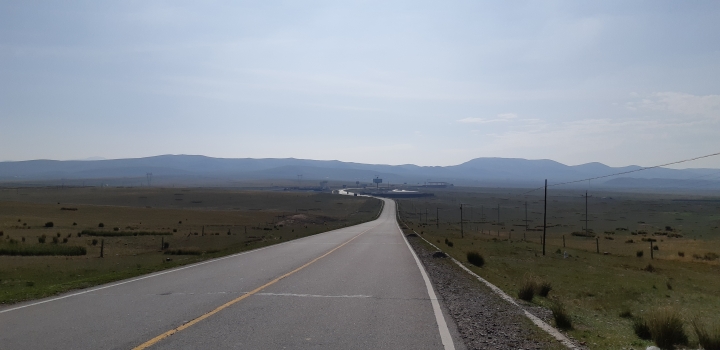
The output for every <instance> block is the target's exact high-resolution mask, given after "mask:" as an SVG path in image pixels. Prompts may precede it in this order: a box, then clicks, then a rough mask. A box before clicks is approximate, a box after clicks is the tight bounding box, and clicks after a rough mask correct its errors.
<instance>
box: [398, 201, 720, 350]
mask: <svg viewBox="0 0 720 350" xmlns="http://www.w3.org/2000/svg"><path fill="white" fill-rule="evenodd" d="M513 191H515V192H518V193H521V192H523V190H511V189H472V188H462V189H460V188H454V189H447V190H437V191H436V192H435V197H431V198H422V199H412V200H411V199H402V200H399V206H400V215H401V217H402V219H403V221H405V222H406V223H407V225H408V226H409V227H410V228H411V229H414V230H415V231H416V232H418V234H420V235H421V236H422V237H423V238H425V239H427V240H429V241H431V242H433V243H437V245H438V247H441V249H443V250H444V251H445V252H446V253H448V254H450V255H451V256H453V257H455V258H456V259H458V260H459V261H463V262H467V266H468V268H470V269H472V270H473V271H474V272H476V273H477V274H479V275H480V276H482V277H483V278H485V279H487V280H488V281H490V282H491V283H493V284H495V285H497V286H498V287H500V288H501V289H503V290H504V291H505V292H506V293H507V294H508V295H511V296H514V297H516V298H518V299H519V300H523V301H524V302H525V303H530V305H539V306H543V307H546V308H548V309H549V310H550V311H551V312H552V320H551V321H552V324H553V325H555V326H557V327H558V328H560V329H564V330H566V332H567V333H568V334H570V335H571V336H573V337H574V338H575V339H577V340H578V341H580V342H582V343H583V344H584V345H586V346H588V347H589V348H598V349H605V348H610V349H621V348H631V347H633V348H644V347H647V346H649V345H654V344H658V345H659V346H660V347H661V348H672V347H668V346H669V345H668V344H670V343H672V344H674V345H673V346H675V345H677V346H690V347H694V348H699V347H700V346H702V347H703V348H705V349H712V348H713V346H716V345H714V344H717V342H718V341H720V327H718V326H717V325H716V320H717V315H718V314H720V293H718V291H720V279H718V278H717V276H718V273H720V261H719V259H718V258H716V255H717V254H718V253H720V229H718V226H719V225H720V198H714V197H701V196H685V195H649V194H634V193H595V194H593V195H594V196H595V197H593V198H594V199H591V201H590V203H589V224H588V226H589V229H588V230H587V231H585V229H584V226H585V222H584V219H585V215H584V214H585V202H584V198H583V197H581V195H582V194H584V191H582V193H581V192H580V191H576V192H573V191H554V192H550V194H549V197H548V229H547V241H546V247H545V255H544V256H543V254H542V245H541V234H542V197H541V196H538V195H537V194H529V195H527V197H525V196H517V195H514V194H513ZM525 191H526V190H525ZM540 195H542V193H540ZM526 200H527V202H528V230H527V231H525V221H524V220H525V210H524V209H525V208H524V204H525V201H526ZM593 201H594V202H593ZM458 203H463V221H464V222H463V228H462V233H461V227H460V210H459V207H460V206H459V204H458ZM498 204H499V205H500V220H499V221H498V219H497V207H498ZM436 208H440V209H439V210H438V212H439V214H440V222H439V227H438V225H437V224H438V223H437V222H436V221H435V220H434V219H435V215H434V213H435V212H436V210H437V209H436ZM426 209H427V213H429V215H426V214H425V213H426ZM538 226H539V227H538ZM573 232H575V233H580V234H575V235H573ZM606 237H609V238H606ZM443 242H445V244H440V243H443ZM447 242H452V244H447ZM651 243H652V248H651ZM598 251H599V253H598ZM470 253H472V254H475V253H477V254H479V255H481V256H482V257H483V264H482V265H481V266H477V265H475V264H472V263H470V262H469V260H470V259H469V258H468V254H470ZM543 294H544V296H543ZM703 344H707V345H703Z"/></svg>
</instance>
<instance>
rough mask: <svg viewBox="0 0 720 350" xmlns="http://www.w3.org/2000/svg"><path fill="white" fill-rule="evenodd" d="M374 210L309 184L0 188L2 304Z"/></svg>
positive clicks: (364, 201) (345, 222) (332, 224)
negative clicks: (302, 187)
mask: <svg viewBox="0 0 720 350" xmlns="http://www.w3.org/2000/svg"><path fill="white" fill-rule="evenodd" d="M18 193H19V194H18ZM379 209H380V201H379V200H377V199H369V198H364V197H351V196H339V195H331V194H327V193H313V192H279V191H239V190H224V189H222V190H216V189H196V188H192V189H152V188H145V189H142V188H117V189H116V188H104V189H98V188H65V189H56V188H35V189H23V191H15V190H7V189H5V190H3V189H0V303H13V302H17V301H21V300H27V299H34V298H40V297H45V296H49V295H52V294H56V293H59V292H63V291H67V290H70V289H76V288H86V287H90V286H93V285H97V284H100V283H106V282H111V281H115V280H118V279H123V278H129V277H134V276H137V275H141V274H145V273H149V272H153V271H158V270H161V269H166V268H171V267H175V266H180V265H184V264H189V263H194V262H198V261H202V260H206V259H210V258H214V257H219V256H223V255H227V254H233V253H237V252H241V251H246V250H251V249H256V248H260V247H263V246H267V245H271V244H276V243H281V242H286V241H289V240H293V239H296V238H300V237H305V236H309V235H313V234H317V233H320V232H325V231H329V230H333V229H337V228H341V227H346V226H350V225H355V224H358V223H362V222H366V221H369V220H372V219H374V218H375V217H376V215H377V213H378V211H379ZM101 250H102V252H103V257H102V258H100V253H101Z"/></svg>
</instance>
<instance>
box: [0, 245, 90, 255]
mask: <svg viewBox="0 0 720 350" xmlns="http://www.w3.org/2000/svg"><path fill="white" fill-rule="evenodd" d="M85 254H87V251H86V250H85V247H76V246H62V245H53V244H51V245H19V244H17V245H12V246H4V247H0V255H15V256H45V255H63V256H73V255H85Z"/></svg>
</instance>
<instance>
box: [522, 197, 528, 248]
mask: <svg viewBox="0 0 720 350" xmlns="http://www.w3.org/2000/svg"><path fill="white" fill-rule="evenodd" d="M527 229H528V219H527V201H525V233H523V241H526V240H527V237H526V236H527Z"/></svg>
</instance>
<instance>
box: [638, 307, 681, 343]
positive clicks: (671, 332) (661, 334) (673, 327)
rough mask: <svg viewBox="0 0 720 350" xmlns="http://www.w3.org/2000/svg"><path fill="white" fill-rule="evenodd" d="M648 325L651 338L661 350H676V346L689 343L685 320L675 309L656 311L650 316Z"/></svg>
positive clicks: (667, 308)
mask: <svg viewBox="0 0 720 350" xmlns="http://www.w3.org/2000/svg"><path fill="white" fill-rule="evenodd" d="M647 325H648V328H649V329H650V337H651V338H652V340H653V341H654V342H655V345H657V346H658V347H660V348H661V349H674V348H675V345H686V344H687V343H688V337H687V334H685V329H684V324H683V320H682V318H681V317H680V314H679V313H678V312H677V311H676V310H675V309H672V308H669V307H666V308H661V309H658V310H655V311H654V312H652V313H650V315H649V316H648V319H647Z"/></svg>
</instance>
